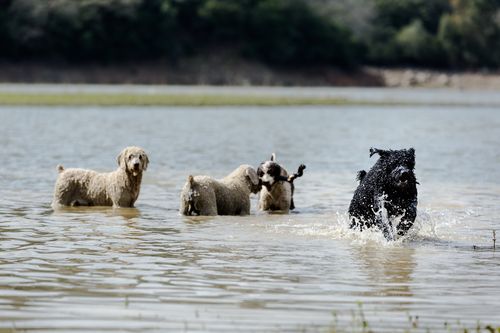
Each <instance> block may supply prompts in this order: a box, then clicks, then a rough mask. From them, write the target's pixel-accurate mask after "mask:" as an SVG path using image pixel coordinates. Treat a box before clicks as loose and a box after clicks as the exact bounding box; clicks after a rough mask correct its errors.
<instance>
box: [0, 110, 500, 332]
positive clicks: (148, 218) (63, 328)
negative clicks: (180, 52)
mask: <svg viewBox="0 0 500 333" xmlns="http://www.w3.org/2000/svg"><path fill="white" fill-rule="evenodd" d="M0 120H1V121H0V146H1V147H2V148H1V167H0V331H2V332H4V331H10V330H14V331H24V330H27V331H30V332H98V331H106V332H124V331H127V332H167V331H186V332H196V331H212V332H237V331H238V332H285V331H286V332H290V331H301V332H302V331H306V332H317V331H319V332H322V331H325V330H328V328H329V327H332V325H333V324H332V323H335V322H336V324H335V325H336V326H338V327H340V328H345V329H347V330H350V329H351V328H352V327H358V328H359V327H360V326H359V324H356V323H353V321H355V320H356V318H353V311H354V312H357V311H358V309H359V305H358V303H359V302H361V303H362V308H363V313H364V315H365V316H366V318H367V319H368V321H369V323H370V326H371V327H373V328H375V329H376V330H377V331H387V332H393V331H398V330H399V331H402V330H403V329H404V328H409V327H411V326H410V325H409V323H408V315H412V316H417V315H418V316H419V325H418V326H419V327H420V328H421V330H423V331H424V330H425V328H430V329H432V331H442V330H445V327H444V326H443V324H444V322H445V321H447V322H448V323H456V322H457V321H458V320H460V322H461V323H463V324H464V325H466V326H469V327H472V326H474V325H475V324H476V322H477V321H478V320H479V321H481V322H483V323H490V324H496V325H500V315H499V313H500V311H499V309H500V279H499V276H500V250H499V251H498V252H493V251H491V250H473V248H472V246H473V245H477V246H490V245H492V241H491V238H492V230H493V229H498V233H499V236H500V219H499V216H500V207H499V196H500V181H499V176H498V166H499V165H500V148H499V143H500V139H499V138H500V113H499V112H498V110H496V109H494V108H488V107H481V108H472V107H464V108H461V107H453V108H450V107H437V106H429V107H369V106H363V107H339V106H337V107H314V108H311V107H286V108H35V107H34V108H9V107H3V108H0ZM128 145H139V146H142V147H144V148H145V149H146V151H147V152H148V153H149V155H150V160H151V163H150V168H149V170H148V171H147V173H146V174H145V178H144V183H143V187H142V190H141V195H140V197H139V200H138V201H137V203H136V207H137V208H136V209H115V210H113V209H108V208H90V209H81V208H80V209H68V210H64V211H61V212H57V213H54V212H53V211H52V210H51V208H50V201H51V196H52V190H53V185H54V182H55V179H56V176H57V172H56V165H57V164H59V163H61V164H63V165H64V166H66V167H84V168H92V169H96V170H101V171H110V170H113V169H114V168H115V167H116V165H115V163H116V162H115V157H116V155H117V154H118V153H119V151H120V150H121V149H122V148H123V147H125V146H128ZM372 146H373V147H378V148H408V147H411V146H412V147H415V149H416V154H417V167H416V174H417V177H418V180H419V182H420V184H421V185H420V186H419V210H418V217H417V223H416V226H415V231H414V234H413V235H412V236H411V237H409V239H406V240H405V241H403V242H396V243H392V244H387V243H386V242H385V241H384V240H383V237H382V236H381V235H379V234H373V233H372V234H370V233H364V234H358V233H353V232H351V231H349V230H348V229H347V216H346V211H347V208H348V205H349V201H350V199H351V197H352V193H353V191H354V189H355V187H356V181H355V174H356V171H357V170H359V169H363V168H369V167H370V166H371V165H372V164H373V163H374V159H369V158H368V149H369V148H370V147H372ZM271 152H276V153H277V155H278V159H279V160H280V161H281V162H283V163H284V164H285V166H287V167H288V168H289V169H291V170H293V169H296V167H297V166H298V165H299V164H300V163H305V164H307V170H306V172H305V175H304V177H303V178H301V179H299V180H297V182H296V196H295V202H296V206H297V210H296V212H294V213H293V214H291V215H285V216H283V215H266V214H261V213H258V212H256V211H255V207H256V201H255V199H254V200H253V208H252V215H251V216H248V217H216V218H185V217H181V216H179V215H178V212H177V209H178V205H179V200H178V197H179V193H180V189H181V187H182V185H183V183H184V181H185V179H186V177H187V176H188V175H189V174H190V173H193V174H201V173H204V174H210V175H213V176H216V177H222V176H224V175H225V174H227V173H229V172H230V171H232V170H233V169H234V168H236V167H237V166H238V165H239V164H243V163H248V164H252V165H255V166H257V165H258V164H259V163H260V162H261V161H263V160H265V159H267V158H268V157H269V155H270V153H271ZM357 319H359V318H357Z"/></svg>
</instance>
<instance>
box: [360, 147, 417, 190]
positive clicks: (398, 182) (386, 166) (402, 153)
mask: <svg viewBox="0 0 500 333" xmlns="http://www.w3.org/2000/svg"><path fill="white" fill-rule="evenodd" d="M374 154H378V155H380V159H379V161H377V163H376V166H378V168H379V169H380V170H381V171H382V170H383V171H382V172H384V173H385V174H386V175H387V176H388V178H387V179H388V181H389V182H390V185H392V186H394V187H397V188H407V187H413V186H415V185H416V184H418V182H417V179H416V177H415V173H414V169H415V149H413V148H410V149H402V150H381V149H374V148H372V149H370V157H371V156H373V155H374Z"/></svg>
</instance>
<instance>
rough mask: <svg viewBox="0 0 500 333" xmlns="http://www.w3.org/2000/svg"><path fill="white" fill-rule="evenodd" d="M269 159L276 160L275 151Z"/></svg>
mask: <svg viewBox="0 0 500 333" xmlns="http://www.w3.org/2000/svg"><path fill="white" fill-rule="evenodd" d="M270 161H271V162H276V154H275V153H272V155H271V159H270Z"/></svg>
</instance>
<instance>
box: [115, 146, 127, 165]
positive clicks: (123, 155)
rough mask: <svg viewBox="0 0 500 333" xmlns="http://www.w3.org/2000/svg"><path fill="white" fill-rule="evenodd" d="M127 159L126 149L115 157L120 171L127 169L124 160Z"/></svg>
mask: <svg viewBox="0 0 500 333" xmlns="http://www.w3.org/2000/svg"><path fill="white" fill-rule="evenodd" d="M126 158H127V148H125V149H123V150H122V151H121V152H120V154H119V155H118V156H117V157H116V162H117V163H118V166H119V167H120V168H122V169H124V170H125V169H126V168H127V162H126V161H125V159H126Z"/></svg>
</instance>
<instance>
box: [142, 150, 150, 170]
mask: <svg viewBox="0 0 500 333" xmlns="http://www.w3.org/2000/svg"><path fill="white" fill-rule="evenodd" d="M142 158H143V160H144V166H143V169H142V170H144V171H146V170H147V168H148V165H149V157H148V155H147V154H146V153H144V154H142Z"/></svg>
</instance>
